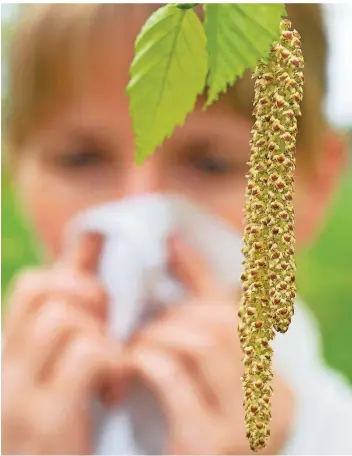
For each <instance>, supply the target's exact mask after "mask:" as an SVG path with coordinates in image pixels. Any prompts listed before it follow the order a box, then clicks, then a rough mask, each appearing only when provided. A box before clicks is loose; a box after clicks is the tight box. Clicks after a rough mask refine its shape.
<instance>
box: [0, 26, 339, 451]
mask: <svg viewBox="0 0 352 456" xmlns="http://www.w3.org/2000/svg"><path fill="white" fill-rule="evenodd" d="M136 32H137V30H133V29H132V28H130V29H129V33H130V36H125V39H124V40H121V36H120V35H119V36H117V34H118V32H117V27H113V28H112V29H111V28H110V29H109V28H105V31H104V33H101V34H100V35H99V39H96V40H95V44H94V46H93V45H92V47H91V55H92V60H91V61H90V65H89V68H86V71H85V74H89V75H90V78H89V80H88V81H87V84H86V85H85V86H84V87H82V93H81V95H82V96H81V97H80V98H78V97H77V98H75V99H72V100H71V101H70V103H69V104H67V103H62V104H59V103H56V104H55V106H54V107H53V109H52V110H51V111H50V112H48V113H47V115H46V120H45V122H41V124H40V125H36V126H35V128H34V129H33V131H32V134H31V136H30V138H28V141H27V143H26V144H25V145H24V147H23V150H22V151H20V153H19V157H18V160H17V163H16V174H15V178H16V183H17V185H18V189H19V193H20V196H21V198H22V202H23V205H24V207H25V208H26V210H27V211H28V213H29V215H30V218H31V220H32V221H33V224H34V226H35V228H36V230H37V233H38V235H39V237H40V239H41V240H42V242H43V245H44V247H45V249H46V251H47V252H48V254H49V255H50V256H51V257H52V258H53V260H54V261H53V265H52V266H49V267H45V268H40V270H37V271H31V272H30V273H25V274H21V277H20V278H19V280H18V281H17V282H16V283H15V285H14V288H13V289H12V292H11V294H10V298H9V303H8V305H7V308H8V309H9V311H8V315H7V321H6V326H5V333H4V348H3V376H2V393H3V394H2V398H3V404H2V450H3V453H4V454H9V453H11V454H21V453H27V454H28V453H32V454H33V453H36V454H38V453H41V454H44V453H45V454H54V453H56V454H89V453H91V452H92V446H91V445H92V442H91V434H92V433H91V428H90V414H89V408H88V407H89V404H90V398H91V396H92V394H100V395H101V396H102V399H103V400H104V401H105V402H106V403H107V404H111V403H112V402H118V401H119V397H120V394H121V390H120V388H119V385H118V384H117V381H116V379H120V378H122V379H125V383H128V378H129V377H130V376H131V375H139V376H141V377H143V378H144V379H145V381H146V382H148V384H150V385H151V386H152V388H153V389H154V391H155V392H156V394H157V395H158V397H159V398H160V400H161V403H162V404H163V407H164V409H165V412H166V413H167V416H168V419H169V430H170V436H169V448H168V452H169V453H176V454H243V453H249V447H248V443H247V440H246V437H245V428H244V412H243V407H242V389H241V382H240V376H241V374H242V371H243V367H242V363H241V358H242V354H241V350H240V346H239V342H238V340H237V337H236V328H237V319H238V317H237V310H236V306H235V305H234V303H233V297H231V296H230V293H229V292H228V291H227V290H223V289H222V288H221V287H220V286H219V285H218V284H217V283H216V281H215V279H214V278H213V277H212V274H211V272H210V270H209V268H208V265H207V264H205V262H204V261H203V259H202V258H201V257H200V255H199V254H198V252H195V251H194V250H193V249H192V248H191V246H188V245H185V244H184V242H183V241H182V240H181V239H178V238H177V237H175V238H174V239H173V240H172V242H170V262H171V266H172V268H173V269H174V271H175V273H176V274H177V275H178V276H179V277H180V278H181V280H183V281H184V282H185V283H186V284H187V285H188V286H189V288H190V290H191V297H190V298H189V300H188V301H187V302H184V303H181V305H180V306H179V307H178V308H177V309H173V310H172V311H168V312H167V313H165V314H163V315H162V316H161V317H160V318H159V319H157V320H156V321H155V322H153V323H152V324H150V325H149V326H148V327H147V328H146V329H145V330H142V331H141V333H140V334H138V335H137V336H136V338H135V339H134V341H133V342H132V343H131V344H130V345H129V346H127V347H121V346H120V345H119V343H118V342H112V341H109V339H108V338H107V337H106V335H105V332H104V329H105V324H106V305H107V300H106V296H105V294H104V290H102V287H101V285H100V283H99V280H98V278H97V277H96V274H95V267H96V264H97V261H98V258H99V252H100V247H101V239H99V238H98V237H97V236H87V237H85V238H82V239H81V241H80V242H79V243H78V245H76V246H72V247H71V250H70V251H67V252H62V250H61V240H62V235H63V232H64V228H65V224H66V223H67V221H68V220H69V219H70V218H71V217H72V216H74V215H75V214H77V213H78V212H80V211H81V210H83V209H86V208H89V207H91V206H93V205H96V204H99V203H103V202H106V201H110V200H116V199H119V198H123V197H126V196H129V195H132V194H135V195H137V194H142V193H148V192H162V191H172V192H176V193H180V194H183V195H187V196H189V197H191V198H193V199H195V200H196V201H198V202H199V203H201V204H204V205H206V206H207V207H208V208H209V209H210V210H212V211H213V212H214V213H215V214H217V215H219V216H222V217H225V218H226V219H228V220H229V221H230V222H231V223H232V224H233V226H234V227H235V228H236V229H237V230H238V231H239V232H242V229H243V222H242V220H243V211H242V208H243V206H244V189H245V174H246V161H247V159H248V152H249V146H248V142H249V138H250V129H251V121H250V120H249V119H246V118H244V117H241V116H240V115H239V114H236V113H235V112H234V109H233V107H231V106H230V104H229V103H228V102H227V100H226V98H224V99H222V100H221V101H220V102H219V103H218V104H216V105H215V106H214V107H213V108H211V109H209V111H208V112H207V113H205V114H204V113H202V112H201V110H200V109H197V110H196V111H195V113H193V114H192V115H191V116H190V117H189V118H188V120H187V122H186V124H185V126H184V127H183V128H179V129H177V131H176V132H175V134H174V136H173V138H172V139H171V140H169V141H167V142H166V143H165V144H164V145H163V146H162V147H160V148H159V150H157V152H156V153H155V155H154V156H153V157H152V158H150V159H149V160H147V161H146V162H145V163H144V165H143V166H142V167H138V166H136V165H135V163H134V145H133V134H132V127H131V119H130V117H129V115H128V99H127V97H126V95H125V88H126V84H127V82H128V67H129V64H130V61H131V57H132V54H131V52H130V51H131V48H130V47H128V46H127V47H126V44H125V43H126V42H127V41H128V40H129V41H130V42H131V43H132V42H133V39H134V36H135V34H136ZM117 57H118V58H117ZM88 70H89V71H88ZM322 135H324V138H323V143H324V148H323V150H321V153H320V161H319V166H318V167H317V169H316V172H315V173H314V175H313V173H312V174H311V175H310V177H308V175H305V174H304V173H300V169H298V172H297V183H298V185H297V191H296V213H297V222H296V233H297V239H298V241H300V242H303V241H304V240H306V238H308V237H310V236H311V235H312V234H313V233H314V229H315V227H316V224H317V222H318V221H319V219H320V216H321V214H322V212H323V209H324V206H325V204H326V201H327V199H328V197H329V196H330V193H331V191H332V189H333V187H334V185H335V180H336V178H337V177H338V175H339V172H340V168H341V166H342V164H343V149H342V146H341V145H340V142H339V141H338V139H337V138H336V137H335V136H334V135H333V134H332V133H329V132H326V133H325V132H322ZM298 153H299V154H302V153H304V150H300V151H299V152H298ZM117 274H118V271H117ZM190 366H192V367H190ZM274 378H275V380H274V384H273V387H274V391H275V394H274V396H273V419H272V424H271V437H270V439H269V444H268V447H267V448H266V449H265V450H264V451H263V453H267V454H274V453H277V452H279V451H280V448H282V446H283V445H284V444H285V439H286V438H287V431H288V429H289V426H290V423H291V421H292V417H293V413H292V412H293V407H294V397H293V395H292V393H291V392H290V389H289V387H288V386H287V385H286V384H285V382H284V381H283V380H282V379H281V378H280V375H279V374H277V373H275V377H274Z"/></svg>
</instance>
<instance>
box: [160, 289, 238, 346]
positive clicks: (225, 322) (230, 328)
mask: <svg viewBox="0 0 352 456" xmlns="http://www.w3.org/2000/svg"><path fill="white" fill-rule="evenodd" d="M207 302H208V301H207V300H204V299H202V298H198V297H195V298H191V299H189V300H187V301H186V302H185V303H184V304H182V305H179V306H174V307H172V308H170V309H168V310H167V311H166V313H165V314H164V318H165V319H168V318H171V319H174V320H176V321H178V322H179V324H182V322H183V321H188V322H189V324H195V325H198V324H202V325H204V326H205V327H206V328H208V331H213V330H215V331H216V332H217V333H218V335H219V337H220V338H222V339H223V340H227V341H228V342H229V343H232V342H234V341H237V339H238V333H237V329H238V323H239V320H238V315H237V313H238V309H237V307H236V305H235V303H234V301H233V300H232V299H231V298H229V299H227V300H223V301H220V300H217V305H216V306H214V305H208V303H207Z"/></svg>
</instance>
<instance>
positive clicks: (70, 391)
mask: <svg viewBox="0 0 352 456" xmlns="http://www.w3.org/2000/svg"><path fill="white" fill-rule="evenodd" d="M120 359H121V347H120V345H119V344H117V343H116V342H114V341H110V340H109V339H106V338H103V337H102V338H99V337H97V338H91V337H90V338H88V337H86V336H85V335H84V334H83V335H81V334H80V335H79V336H77V337H75V338H73V339H72V340H71V341H70V343H69V344H67V345H66V348H65V350H64V352H63V353H62V356H61V357H60V359H58V361H57V363H56V365H55V371H54V372H53V376H52V384H53V386H54V387H55V388H56V389H57V390H58V391H59V392H60V393H61V394H63V395H64V396H65V397H66V398H67V400H72V401H74V400H79V401H81V400H82V398H87V399H88V398H89V399H91V398H92V396H96V395H97V396H101V394H102V392H103V391H106V390H107V389H109V388H116V384H117V383H118V382H119V381H120V378H121V368H120V366H121V362H120Z"/></svg>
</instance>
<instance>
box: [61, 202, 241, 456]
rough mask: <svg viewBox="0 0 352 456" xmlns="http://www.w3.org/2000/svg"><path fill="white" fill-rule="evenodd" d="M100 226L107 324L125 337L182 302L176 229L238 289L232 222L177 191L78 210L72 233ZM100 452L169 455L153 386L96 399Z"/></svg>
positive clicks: (236, 247) (237, 256) (226, 283)
mask: <svg viewBox="0 0 352 456" xmlns="http://www.w3.org/2000/svg"><path fill="white" fill-rule="evenodd" d="M87 231H91V232H99V233H101V234H102V235H103V237H104V246H103V251H102V254H101V258H100V263H99V276H100V278H101V281H102V283H103V284H104V286H105V287H106V290H107V292H108V296H109V320H108V330H109V332H110V334H111V337H116V338H118V339H119V340H122V341H123V340H127V339H128V338H129V337H130V336H131V334H133V333H134V331H136V330H137V329H138V328H139V327H140V326H141V325H143V324H145V323H146V321H148V320H149V319H151V318H153V315H155V313H156V312H157V311H158V310H160V308H161V307H162V306H170V305H177V303H180V302H181V301H182V299H183V298H184V297H185V296H186V295H187V290H186V289H185V287H184V286H183V285H182V284H181V283H180V282H179V281H178V280H177V279H176V278H174V277H172V276H171V275H170V273H169V271H168V268H167V259H168V251H167V239H168V237H169V236H170V235H171V234H174V233H177V234H178V235H179V236H180V237H181V238H183V239H185V241H186V242H188V243H190V244H192V245H193V246H194V247H195V248H196V249H198V250H199V252H201V253H202V254H203V256H204V258H205V260H206V261H207V262H208V264H209V265H210V266H211V267H212V268H213V270H214V275H215V276H216V277H217V279H218V280H219V281H220V283H222V284H223V285H224V286H225V287H228V288H231V289H232V288H233V289H234V290H236V289H237V287H238V286H239V277H240V274H241V269H242V265H241V260H242V257H241V248H242V240H241V238H240V237H239V235H238V234H236V233H235V232H234V231H233V230H232V229H231V227H230V226H229V225H228V224H227V223H225V222H224V221H222V220H219V219H218V218H216V217H214V216H213V215H212V214H210V213H208V212H207V211H206V210H204V209H203V208H201V207H199V206H198V205H196V204H194V203H192V202H190V201H188V200H186V199H184V198H180V197H178V196H173V195H160V194H149V195H142V196H133V197H129V198H126V199H124V200H120V201H119V202H112V203H107V204H104V205H102V206H98V207H96V208H93V209H90V210H88V211H87V212H85V213H83V214H80V215H79V216H78V217H77V218H76V219H75V220H74V221H73V222H72V223H71V225H70V228H69V230H68V233H69V236H70V238H71V237H72V236H76V235H78V234H80V233H82V232H87ZM93 413H94V418H95V442H96V445H95V454H124V455H132V454H154V455H156V454H164V453H165V451H167V450H166V446H165V445H166V432H167V427H166V422H165V417H164V415H163V413H162V410H161V409H160V406H159V404H158V402H157V400H156V398H155V397H154V395H153V393H152V392H151V391H150V390H149V389H148V388H147V387H146V386H145V385H144V384H142V383H141V382H137V383H136V384H135V385H134V386H133V388H132V389H131V391H130V393H129V395H128V397H127V398H126V400H125V402H124V403H123V404H121V405H120V406H118V407H117V408H116V409H114V410H109V411H107V410H105V409H103V407H102V406H101V405H100V404H99V403H98V402H97V403H94V411H93Z"/></svg>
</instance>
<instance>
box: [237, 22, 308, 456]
mask: <svg viewBox="0 0 352 456" xmlns="http://www.w3.org/2000/svg"><path fill="white" fill-rule="evenodd" d="M280 27H281V37H280V40H279V42H277V43H274V45H273V46H272V48H271V50H270V56H269V60H268V62H263V61H259V62H258V65H257V68H256V70H255V72H254V74H253V77H254V78H255V79H256V81H255V93H254V102H253V104H254V110H253V114H254V115H255V117H256V121H255V124H254V126H253V129H252V138H251V142H250V145H251V156H250V162H249V168H250V169H249V175H248V185H247V190H246V207H245V213H246V228H245V236H244V249H243V253H244V257H245V259H244V270H245V271H244V274H243V276H242V282H243V284H242V290H243V295H242V300H241V307H240V311H239V316H240V319H241V322H240V325H239V335H240V342H241V345H242V349H243V351H244V359H243V361H244V364H245V366H246V372H245V374H244V376H243V385H244V390H245V398H244V407H245V420H246V427H247V437H248V439H249V443H250V447H251V449H252V450H253V451H258V450H260V449H262V448H264V447H265V445H266V441H267V438H268V436H269V435H270V430H269V424H270V419H271V395H272V388H271V385H270V383H271V380H272V376H273V374H272V368H271V362H272V353H273V350H272V348H271V347H270V341H271V340H272V339H273V338H274V335H275V332H274V329H275V330H276V331H279V332H286V331H287V329H288V326H289V324H290V321H291V318H292V315H293V301H294V298H295V292H296V290H295V262H294V233H293V226H294V212H293V204H292V197H293V172H294V169H295V156H294V152H295V137H296V133H297V121H296V116H297V115H300V107H299V103H300V101H301V100H302V93H303V88H302V85H303V74H302V72H301V69H302V68H303V57H302V52H301V49H300V36H299V34H298V32H296V31H291V30H290V28H291V24H290V22H289V21H288V20H287V19H283V20H282V21H281V24H280Z"/></svg>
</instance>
